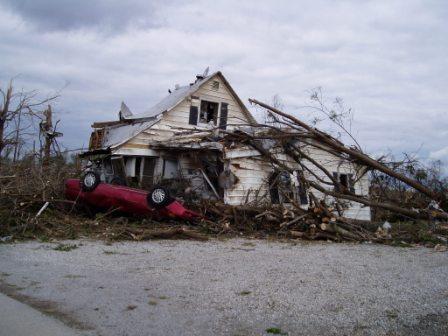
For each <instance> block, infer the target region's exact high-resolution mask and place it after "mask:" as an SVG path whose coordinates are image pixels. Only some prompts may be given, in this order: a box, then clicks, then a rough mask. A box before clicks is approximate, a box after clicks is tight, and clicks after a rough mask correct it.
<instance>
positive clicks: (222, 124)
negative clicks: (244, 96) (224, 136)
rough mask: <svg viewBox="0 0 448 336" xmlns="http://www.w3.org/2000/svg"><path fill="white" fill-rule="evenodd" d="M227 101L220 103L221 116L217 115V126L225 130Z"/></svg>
mask: <svg viewBox="0 0 448 336" xmlns="http://www.w3.org/2000/svg"><path fill="white" fill-rule="evenodd" d="M227 106H228V104H227V103H221V116H220V117H219V128H220V129H223V130H225V129H226V128H227V112H228V108H227Z"/></svg>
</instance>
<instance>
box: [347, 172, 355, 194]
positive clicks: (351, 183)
mask: <svg viewBox="0 0 448 336" xmlns="http://www.w3.org/2000/svg"><path fill="white" fill-rule="evenodd" d="M348 187H349V189H350V192H352V193H355V181H353V174H348Z"/></svg>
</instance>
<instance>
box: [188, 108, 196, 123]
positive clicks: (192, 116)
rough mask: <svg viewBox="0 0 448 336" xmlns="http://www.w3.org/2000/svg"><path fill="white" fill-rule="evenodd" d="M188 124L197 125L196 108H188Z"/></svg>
mask: <svg viewBox="0 0 448 336" xmlns="http://www.w3.org/2000/svg"><path fill="white" fill-rule="evenodd" d="M188 123H189V124H190V125H197V124H198V107H197V106H190V119H189V120H188Z"/></svg>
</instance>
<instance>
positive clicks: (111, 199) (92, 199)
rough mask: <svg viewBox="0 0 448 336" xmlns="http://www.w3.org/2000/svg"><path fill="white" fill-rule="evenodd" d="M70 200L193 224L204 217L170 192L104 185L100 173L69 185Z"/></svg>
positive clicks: (98, 207)
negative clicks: (189, 208)
mask: <svg viewBox="0 0 448 336" xmlns="http://www.w3.org/2000/svg"><path fill="white" fill-rule="evenodd" d="M65 196H66V198H67V199H69V200H71V201H75V202H79V203H83V204H86V205H89V206H92V207H94V208H96V209H100V210H106V211H107V210H111V209H117V210H118V211H120V212H124V213H128V214H131V215H137V216H151V217H155V218H163V217H168V218H178V219H186V220H193V219H197V218H199V217H201V216H200V215H199V214H198V213H196V212H194V211H191V210H188V209H186V208H185V207H184V206H183V205H182V204H181V203H180V202H178V201H176V200H175V199H174V198H173V197H171V196H170V194H169V191H168V189H166V188H165V187H162V186H154V187H152V188H151V190H150V191H149V192H148V191H145V190H141V189H135V188H130V187H126V186H122V185H113V184H108V183H103V182H101V181H100V177H99V175H98V174H97V173H95V172H93V171H90V172H87V173H85V174H84V175H83V177H82V178H81V179H68V180H66V182H65Z"/></svg>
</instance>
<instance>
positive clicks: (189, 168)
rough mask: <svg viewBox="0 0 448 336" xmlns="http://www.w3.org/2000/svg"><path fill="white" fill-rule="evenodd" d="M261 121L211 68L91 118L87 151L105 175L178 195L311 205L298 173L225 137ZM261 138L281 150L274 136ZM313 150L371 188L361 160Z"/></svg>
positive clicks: (348, 178)
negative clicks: (145, 104) (141, 103)
mask: <svg viewBox="0 0 448 336" xmlns="http://www.w3.org/2000/svg"><path fill="white" fill-rule="evenodd" d="M255 124H256V120H255V119H254V117H253V116H252V114H251V113H250V112H249V110H248V109H247V108H246V106H245V105H244V103H243V102H242V101H241V99H240V98H239V97H238V95H237V94H236V92H235V91H234V90H233V88H232V87H231V85H230V84H229V82H228V81H227V80H226V78H225V77H224V75H223V74H222V73H221V72H215V73H213V74H210V75H209V74H207V71H206V72H205V73H204V74H203V75H198V76H196V79H195V81H194V82H193V83H190V84H188V85H186V86H178V85H176V86H175V88H174V89H173V90H169V94H168V96H166V97H165V98H164V99H162V100H161V101H160V102H159V103H157V104H156V105H154V106H153V107H151V108H150V109H148V110H147V111H145V112H143V113H139V114H133V113H132V112H131V111H130V109H129V108H128V107H127V106H126V104H124V103H122V105H121V109H120V111H119V113H118V120H115V121H108V122H95V123H93V125H92V127H93V132H92V134H91V138H90V145H89V150H88V151H87V152H84V153H82V155H81V156H82V157H84V158H87V159H89V160H90V162H92V164H93V166H94V168H95V169H97V170H98V171H99V172H100V176H101V179H102V180H103V181H104V182H107V183H117V184H126V185H130V186H135V187H139V188H144V189H148V188H150V187H151V186H153V185H156V184H158V185H164V186H167V187H169V188H170V189H171V190H172V193H173V194H174V196H179V195H182V196H185V195H186V194H193V193H194V194H195V195H198V196H199V197H201V198H206V199H218V200H221V201H222V202H224V203H226V204H231V205H241V204H247V203H252V204H253V203H254V202H255V203H258V204H261V203H274V204H275V203H283V204H285V203H288V202H291V200H295V202H298V203H299V204H301V205H302V206H303V207H305V208H306V207H307V205H308V203H309V198H308V191H307V190H306V188H304V186H302V185H300V183H299V179H298V178H297V175H296V174H295V173H294V174H291V173H288V172H285V171H282V170H281V169H279V168H276V167H275V166H274V165H272V163H270V162H267V161H266V160H265V159H264V158H263V157H262V155H261V154H260V153H259V152H258V151H257V150H255V149H254V148H250V147H248V146H246V145H243V144H239V143H238V141H235V140H231V141H229V140H228V139H226V134H228V133H229V132H231V131H233V132H235V131H244V132H255V129H256V127H252V126H253V125H255ZM261 145H262V146H263V147H265V148H267V149H268V150H271V151H278V149H276V148H275V142H273V141H269V139H266V141H263V142H262V144H261ZM308 154H309V155H310V156H312V157H313V158H314V159H315V160H316V161H318V162H320V163H321V164H323V165H326V167H327V169H328V170H330V171H332V172H333V174H334V177H335V178H337V179H338V180H339V181H340V183H341V185H342V186H346V187H347V188H350V190H352V191H353V192H356V193H357V194H362V195H365V194H367V193H368V187H369V183H368V178H367V176H362V177H361V178H357V180H354V178H353V176H355V175H354V172H355V171H357V170H359V167H355V166H354V165H353V164H352V163H349V162H341V160H340V159H337V158H333V157H331V155H330V154H328V153H327V152H325V151H319V150H317V149H315V148H314V147H313V148H310V149H309V153H308ZM276 155H277V157H278V158H279V160H281V161H282V162H284V163H285V164H286V165H288V166H289V167H291V168H294V169H296V168H297V169H299V167H294V164H295V162H294V161H293V160H290V158H288V156H287V155H286V154H284V153H282V152H281V151H278V153H277V154H276ZM310 169H311V170H312V169H313V168H312V165H310ZM304 173H307V172H304ZM319 174H320V173H319ZM321 178H323V179H325V178H326V177H325V176H321ZM285 190H286V192H285ZM315 194H319V193H318V192H317V191H315ZM185 197H187V196H185ZM344 215H345V216H347V217H352V218H357V219H370V209H369V208H368V207H364V206H362V205H360V204H358V203H354V202H350V203H347V205H346V208H345V212H344Z"/></svg>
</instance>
